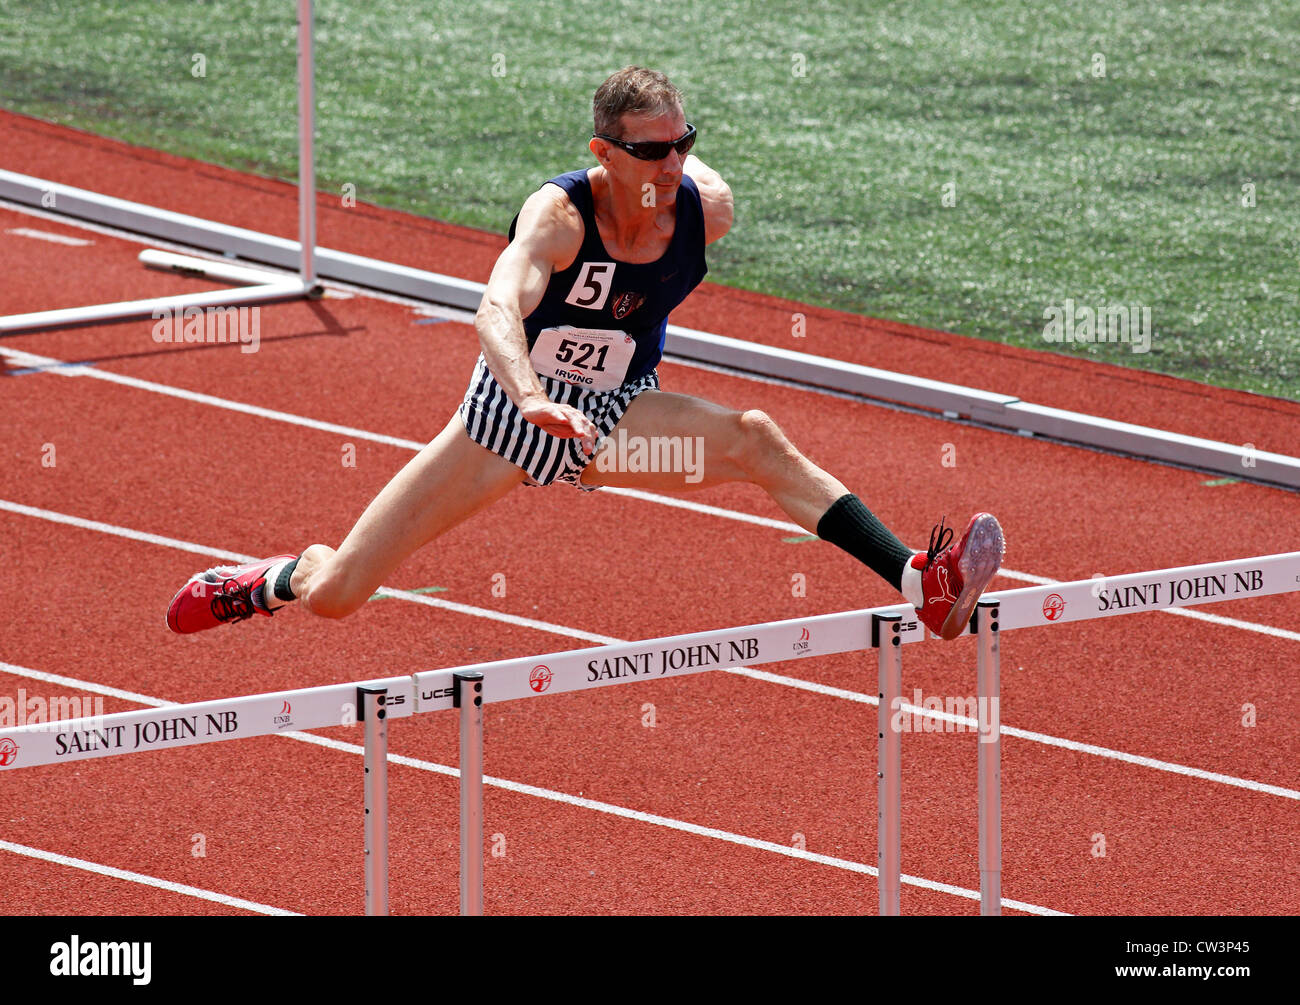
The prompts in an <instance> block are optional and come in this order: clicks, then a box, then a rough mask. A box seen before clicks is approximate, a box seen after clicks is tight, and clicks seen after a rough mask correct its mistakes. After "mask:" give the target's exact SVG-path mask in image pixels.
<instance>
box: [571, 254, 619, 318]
mask: <svg viewBox="0 0 1300 1005" xmlns="http://www.w3.org/2000/svg"><path fill="white" fill-rule="evenodd" d="M614 264H615V263H614V262H583V263H582V268H581V270H579V272H578V278H577V279H576V280H574V283H573V289H571V290H570V291H569V295H568V296H567V297H565V298H564V302H565V303H566V304H572V305H573V306H574V307H585V308H587V309H588V310H592V311H599V310H603V309H604V307H605V299H606V298H607V297H608V296H609V289H610V287H611V286H612V285H613V284H614Z"/></svg>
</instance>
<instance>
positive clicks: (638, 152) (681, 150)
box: [591, 122, 695, 161]
mask: <svg viewBox="0 0 1300 1005" xmlns="http://www.w3.org/2000/svg"><path fill="white" fill-rule="evenodd" d="M591 135H592V136H593V137H594V138H596V139H598V140H605V141H606V142H607V143H613V144H614V146H616V147H618V148H619V149H620V150H626V151H627V152H628V153H630V154H631V155H632V156H633V157H635V158H636V159H637V160H642V161H661V160H663V159H664V158H665V157H667V156H668V151H670V150H676V151H677V153H678V154H680V155H681V156H682V157H685V156H686V155H687V154H688V153H690V150H691V147H693V146H695V127H694V126H693V125H691V124H690V123H689V122H688V123H686V132H685V134H683V136H682V137H681V138H680V139H676V140H646V141H645V142H643V143H628V142H626V141H625V140H620V139H615V138H614V137H613V136H606V135H605V134H604V133H592V134H591Z"/></svg>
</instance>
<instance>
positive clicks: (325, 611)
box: [299, 566, 370, 618]
mask: <svg viewBox="0 0 1300 1005" xmlns="http://www.w3.org/2000/svg"><path fill="white" fill-rule="evenodd" d="M369 598H370V591H368V590H364V589H358V588H357V587H356V585H355V584H353V583H351V582H349V579H348V576H347V575H346V573H345V572H343V571H341V570H336V569H331V568H329V567H328V566H327V567H325V568H322V569H320V570H319V571H317V572H316V573H315V574H314V575H313V576H312V577H311V579H309V580H308V581H307V585H306V587H305V588H304V589H303V593H302V596H301V597H300V598H299V600H300V601H301V602H302V605H303V607H305V608H307V610H309V611H311V613H312V614H315V615H316V616H317V617H320V618H346V617H347V616H348V615H349V614H353V613H355V612H356V611H358V610H360V609H361V607H362V605H363V604H365V602H366V601H367V600H368V599H369Z"/></svg>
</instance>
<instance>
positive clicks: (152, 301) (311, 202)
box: [0, 0, 324, 335]
mask: <svg viewBox="0 0 1300 1005" xmlns="http://www.w3.org/2000/svg"><path fill="white" fill-rule="evenodd" d="M312 36H313V9H312V0H298V248H297V251H298V277H297V278H296V279H294V278H289V277H285V276H282V275H279V274H276V273H272V272H268V271H263V270H260V269H254V268H250V267H248V266H247V265H234V264H229V265H228V264H226V263H223V262H213V261H208V260H206V259H202V258H195V257H192V256H186V255H175V254H171V253H169V252H163V251H159V250H157V249H154V248H150V249H147V250H146V251H142V252H141V253H140V262H141V263H142V264H143V265H146V266H149V267H152V268H156V269H165V270H169V271H172V272H176V273H179V274H181V275H185V276H190V277H196V278H203V279H211V280H215V281H218V282H228V283H236V284H250V285H244V286H243V287H242V288H239V289H227V290H213V291H209V292H206V293H181V294H177V295H175V296H170V297H148V298H145V299H141V300H122V301H118V302H115V303H111V304H90V305H87V306H85V307H64V308H59V309H57V310H48V311H33V312H30V313H26V314H10V315H7V316H4V317H0V335H6V334H13V333H17V332H31V331H47V330H50V329H54V328H69V327H74V326H77V325H87V324H98V323H101V322H104V321H130V320H134V319H137V318H150V317H156V316H157V313H156V312H159V311H163V312H166V313H167V314H175V313H178V312H182V311H184V310H186V309H188V308H196V309H200V310H207V309H209V308H213V307H230V306H237V305H243V304H264V303H275V302H279V301H285V300H299V299H304V298H305V299H317V298H319V297H320V296H321V295H322V293H323V292H324V290H323V287H322V286H321V285H320V283H319V282H317V280H316V275H315V250H316V166H315V165H316V153H315V146H316V139H315V132H314V130H315V119H316V88H315V80H316V69H315V56H314V52H313V48H312ZM63 189H68V191H71V192H77V191H78V190H76V189H69V187H68V186H60V185H50V186H49V191H50V192H51V193H52V194H53V196H54V204H55V206H57V205H58V201H59V194H60V191H61V190H63ZM164 215H165V214H164Z"/></svg>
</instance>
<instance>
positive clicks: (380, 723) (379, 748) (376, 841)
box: [357, 687, 388, 917]
mask: <svg viewBox="0 0 1300 1005" xmlns="http://www.w3.org/2000/svg"><path fill="white" fill-rule="evenodd" d="M387 695H388V688H386V687H358V688H357V707H358V708H359V709H361V720H362V722H364V723H365V724H366V756H365V767H366V784H365V802H366V917H375V916H384V915H387V914H388V713H387V712H386V710H385V704H386V703H387Z"/></svg>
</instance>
